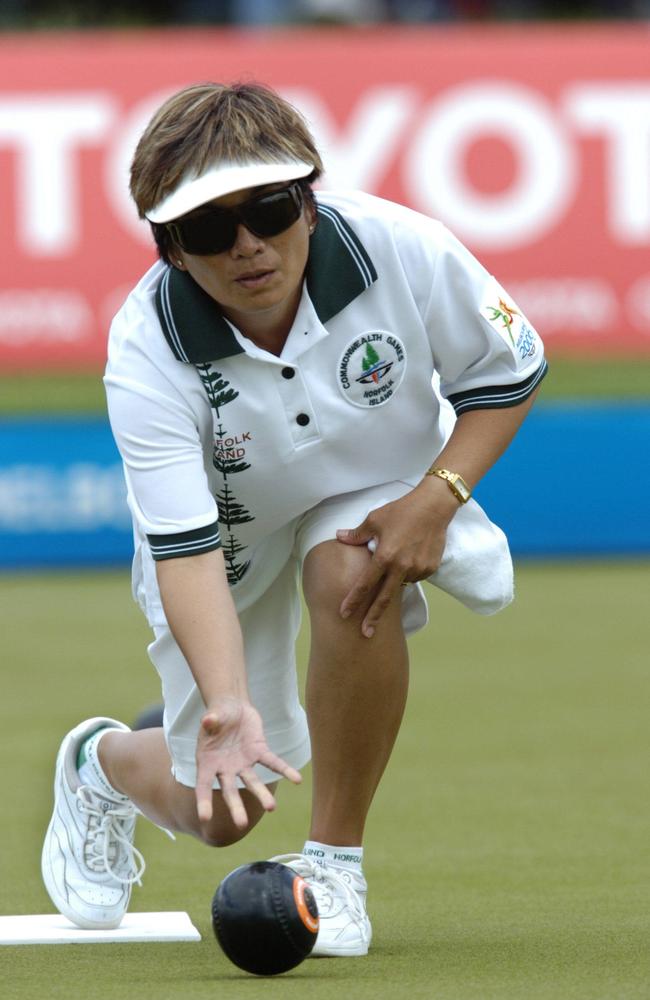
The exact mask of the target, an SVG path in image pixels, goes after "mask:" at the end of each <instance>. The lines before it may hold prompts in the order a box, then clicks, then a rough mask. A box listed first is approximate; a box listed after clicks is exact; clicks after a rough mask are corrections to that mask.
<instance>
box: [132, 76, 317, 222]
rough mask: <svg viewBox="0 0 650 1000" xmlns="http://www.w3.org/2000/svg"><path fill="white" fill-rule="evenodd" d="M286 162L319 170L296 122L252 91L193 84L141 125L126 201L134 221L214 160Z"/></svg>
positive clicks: (256, 86)
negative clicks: (134, 211) (133, 207)
mask: <svg viewBox="0 0 650 1000" xmlns="http://www.w3.org/2000/svg"><path fill="white" fill-rule="evenodd" d="M287 158H289V159H291V160H302V161H303V162H306V163H313V164H314V170H313V173H312V174H310V175H309V177H308V178H306V179H307V180H308V181H309V182H313V181H315V180H317V178H318V177H320V175H321V174H322V172H323V164H322V161H321V158H320V156H319V153H318V150H317V149H316V146H315V144H314V140H313V138H312V135H311V133H310V131H309V129H308V127H307V125H306V123H305V121H304V119H303V117H302V115H301V114H300V113H299V112H298V111H297V110H296V109H295V108H294V107H293V106H292V105H291V104H289V103H288V101H285V100H284V98H282V97H280V95H279V94H276V93H275V91H274V90H271V88H270V87H266V86H264V85H263V84H260V83H233V84H221V83H200V84H196V85H194V86H191V87H186V88H185V89H184V90H181V91H179V92H178V93H177V94H174V95H173V96H172V97H170V98H169V99H168V100H167V101H166V102H165V103H164V104H163V105H162V107H160V108H159V109H158V111H157V112H156V113H155V115H154V116H153V118H152V119H151V121H150V122H149V124H148V125H147V127H146V129H145V131H144V133H143V135H142V137H141V139H140V141H139V143H138V146H137V148H136V151H135V155H134V157H133V162H132V164H131V185H130V188H131V195H132V197H133V200H134V201H135V204H136V206H137V209H138V213H139V215H140V218H144V216H145V215H146V213H147V212H149V211H151V209H153V208H154V207H155V206H156V205H157V204H158V203H159V202H161V201H162V199H163V198H165V197H166V196H167V195H169V194H171V192H172V191H174V190H175V188H176V187H177V186H178V184H179V183H180V181H181V180H182V179H183V177H184V176H185V175H187V174H195V175H196V176H199V175H200V174H202V173H203V172H204V171H205V170H207V169H208V168H209V167H210V166H212V165H214V164H215V163H218V162H219V161H221V160H224V161H230V162H235V163H237V162H239V163H245V162H248V161H250V160H251V159H254V160H259V159H261V160H264V161H268V162H269V163H274V162H283V161H285V160H286V159H287Z"/></svg>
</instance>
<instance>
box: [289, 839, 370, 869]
mask: <svg viewBox="0 0 650 1000" xmlns="http://www.w3.org/2000/svg"><path fill="white" fill-rule="evenodd" d="M302 853H303V854H305V855H306V856H307V857H308V858H311V859H312V861H315V862H316V863H317V864H321V865H331V866H332V867H333V868H347V869H348V870H349V871H353V872H359V874H362V872H363V847H336V846H333V845H332V844H321V843H319V842H318V841H317V840H306V841H305V846H304V847H303V849H302Z"/></svg>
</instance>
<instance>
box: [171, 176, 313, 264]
mask: <svg viewBox="0 0 650 1000" xmlns="http://www.w3.org/2000/svg"><path fill="white" fill-rule="evenodd" d="M303 202H304V196H303V191H302V188H301V186H300V183H299V182H298V181H294V183H293V184H291V185H290V186H289V187H286V188H282V189H281V190H280V191H270V192H269V193H268V194H261V195H258V196H257V197H255V198H249V199H248V200H247V201H243V202H242V203H241V205H235V206H234V207H233V208H217V207H216V206H215V207H210V208H206V209H204V210H203V211H201V212H197V213H196V214H195V215H188V216H187V217H186V218H182V219H178V220H176V221H175V222H168V223H167V224H166V227H167V230H168V232H169V234H170V235H171V237H172V239H173V240H174V241H175V242H176V243H177V244H178V245H179V247H181V249H183V250H185V252H186V253H191V254H198V255H199V256H200V255H204V254H214V253H223V251H224V250H230V249H231V247H232V246H234V244H235V241H236V239H237V229H238V227H239V226H240V225H244V226H246V229H248V230H250V232H251V233H253V234H254V235H255V236H261V237H267V236H277V235H278V233H283V232H284V231H285V229H288V228H289V226H292V225H293V224H294V222H297V221H298V219H299V218H300V213H301V212H302V206H303Z"/></svg>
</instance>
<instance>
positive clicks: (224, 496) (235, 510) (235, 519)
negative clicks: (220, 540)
mask: <svg viewBox="0 0 650 1000" xmlns="http://www.w3.org/2000/svg"><path fill="white" fill-rule="evenodd" d="M217 501H218V503H219V524H222V525H225V526H226V528H227V529H228V531H230V529H231V527H232V526H233V524H247V523H248V522H249V521H254V520H255V518H254V517H253V515H252V514H251V513H250V511H248V510H246V508H245V507H244V506H243V505H242V504H240V503H238V502H237V500H236V499H235V496H234V494H233V492H232V490H231V489H230V486H229V485H228V483H227V481H225V477H224V484H223V489H222V490H221V491H220V492H219V493H217Z"/></svg>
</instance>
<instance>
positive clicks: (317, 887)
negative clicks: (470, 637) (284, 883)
mask: <svg viewBox="0 0 650 1000" xmlns="http://www.w3.org/2000/svg"><path fill="white" fill-rule="evenodd" d="M270 860H271V861H279V862H280V863H281V864H283V865H287V867H288V868H291V869H292V870H293V871H294V872H295V873H296V875H300V876H301V877H302V878H304V880H305V882H306V883H307V885H308V886H309V888H310V889H311V891H312V892H313V894H314V896H315V898H316V905H317V906H318V915H319V917H320V927H319V929H318V937H317V938H316V944H315V945H314V948H313V950H312V952H311V957H319V956H325V955H327V956H331V957H352V956H357V955H367V954H368V948H369V947H370V940H371V938H372V927H371V926H370V920H369V919H368V914H367V913H366V895H367V892H368V885H367V883H366V880H365V878H364V877H363V875H360V874H359V873H358V872H355V871H351V870H349V869H347V868H335V867H334V866H333V865H325V864H318V863H317V862H316V861H314V860H313V859H312V858H309V857H306V856H305V855H304V854H280V855H278V857H276V858H271V859H270Z"/></svg>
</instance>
